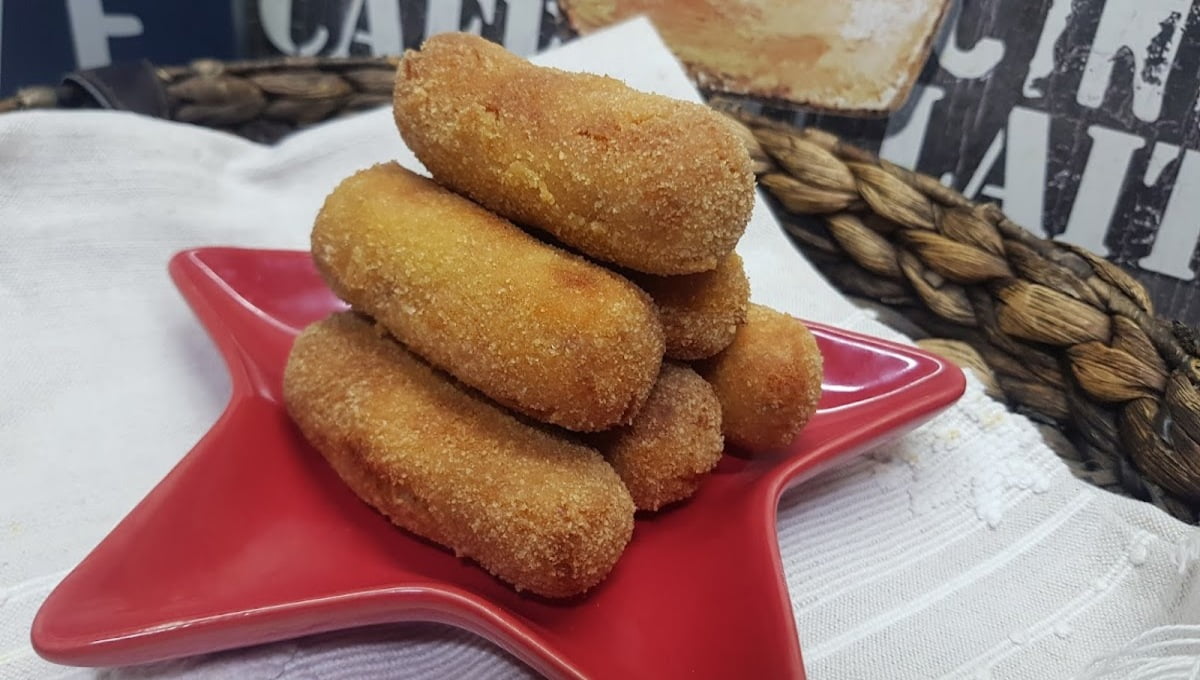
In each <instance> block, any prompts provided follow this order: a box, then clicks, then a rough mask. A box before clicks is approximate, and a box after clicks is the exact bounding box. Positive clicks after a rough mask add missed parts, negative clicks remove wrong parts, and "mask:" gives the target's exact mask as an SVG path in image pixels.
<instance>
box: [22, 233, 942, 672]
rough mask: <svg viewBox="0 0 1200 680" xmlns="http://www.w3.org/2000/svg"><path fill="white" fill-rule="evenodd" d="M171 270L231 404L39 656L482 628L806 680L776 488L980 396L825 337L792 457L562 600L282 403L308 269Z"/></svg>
mask: <svg viewBox="0 0 1200 680" xmlns="http://www.w3.org/2000/svg"><path fill="white" fill-rule="evenodd" d="M170 271H171V275H172V276H173V278H174V280H175V282H176V284H177V285H178V286H179V288H180V289H181V290H182V292H183V294H184V296H185V297H186V298H187V300H188V302H190V303H191V305H192V307H193V308H194V310H195V311H196V313H197V314H198V315H199V317H200V319H201V321H202V322H203V323H204V325H205V326H206V327H207V329H208V332H209V334H210V335H211V336H212V338H213V340H214V341H215V342H216V343H217V345H218V347H219V348H220V350H221V352H222V353H223V355H224V357H225V360H226V362H227V363H228V366H229V370H230V372H231V374H232V377H233V397H232V399H231V400H230V403H229V406H228V408H227V409H226V411H225V413H224V414H223V415H222V416H221V418H220V420H219V421H218V422H217V423H216V425H214V426H213V429H212V430H211V431H210V432H209V433H208V434H207V435H206V436H205V437H204V438H203V439H202V440H201V441H200V442H199V443H198V444H197V445H196V447H195V449H193V450H192V451H191V453H189V454H188V455H187V456H186V457H185V458H184V459H183V460H182V461H181V462H180V463H179V464H178V465H177V466H176V467H175V469H174V470H172V471H171V473H170V474H169V475H167V477H166V478H165V479H164V480H163V481H162V482H161V483H160V484H159V485H158V486H157V487H156V488H155V489H154V490H153V491H152V492H151V493H150V495H149V496H147V497H146V498H145V500H143V501H142V502H141V503H140V504H139V505H138V506H137V507H136V508H134V510H133V511H132V512H131V513H130V514H129V516H128V517H126V518H125V520H123V521H122V522H121V523H120V524H119V525H118V526H117V527H116V528H115V529H114V530H113V531H112V533H111V534H110V535H109V536H108V537H107V538H105V539H104V541H103V542H102V543H101V544H100V545H99V546H98V547H97V548H96V549H95V550H93V551H92V553H91V554H90V555H88V556H87V558H85V559H84V561H83V562H82V563H81V564H80V565H79V566H78V567H76V568H75V570H74V571H72V572H71V573H70V574H69V575H68V576H67V577H66V579H64V580H63V582H62V583H61V584H60V585H59V586H58V588H57V589H55V591H54V592H53V593H52V594H51V595H50V597H49V598H48V599H47V600H46V602H45V603H44V604H43V606H42V608H41V611H39V612H38V615H37V618H36V619H35V621H34V623H33V630H32V640H33V645H34V647H35V648H36V649H37V651H38V653H39V654H41V655H42V656H43V657H45V658H46V659H49V660H51V661H55V662H59V663H64V664H72V665H83V666H113V665H126V664H136V663H142V662H148V661H154V660H160V659H168V658H172V657H179V656H185V655H190V654H198V653H202V652H211V651H215V650H220V649H228V648H233V647H242V646H246V645H252V644H257V643H262V642H268V641H273V640H281V639H286V638H292V637H297V636H301V635H306V634H309V633H315V632H319V631H328V630H334V629H339V628H347V627H351V626H360V625H365V624H374V623H382V622H392V621H410V620H423V621H439V622H444V623H450V624H453V625H457V626H461V627H463V628H466V629H469V630H472V631H475V632H476V633H478V634H480V635H482V636H484V637H486V638H488V639H490V640H493V641H494V642H496V643H497V644H499V645H501V646H502V647H504V648H505V649H507V650H509V651H510V652H512V653H513V654H515V655H516V656H517V657H519V658H520V659H522V660H524V661H525V662H526V663H528V664H530V665H531V666H532V667H533V668H535V669H537V670H538V671H540V672H541V673H543V674H545V675H547V676H551V677H556V678H584V677H590V678H622V677H651V678H684V677H686V678H693V679H699V678H731V677H744V678H784V677H787V678H796V677H802V676H803V674H804V671H803V665H802V662H801V658H800V645H799V643H798V638H797V632H796V629H795V624H794V619H793V617H792V611H791V607H790V604H789V602H790V600H789V598H788V593H787V590H786V586H785V582H784V577H783V570H782V567H781V565H780V561H779V552H778V547H777V545H776V532H775V517H776V504H777V502H778V499H779V496H780V494H781V493H782V492H783V490H784V489H785V488H787V487H788V486H790V485H794V484H795V483H796V482H797V481H798V480H800V479H802V478H804V477H805V476H808V475H810V474H811V473H812V471H813V470H814V468H816V467H818V466H820V465H822V464H823V463H827V462H829V461H831V460H833V459H834V458H838V457H843V456H848V455H853V454H855V453H857V452H861V451H863V450H864V449H866V448H868V447H870V446H872V445H873V444H876V443H878V442H880V441H881V440H882V439H884V438H889V437H894V436H896V435H898V434H900V433H901V432H904V431H906V430H908V429H911V428H913V427H915V426H916V425H918V424H920V423H922V422H924V421H925V420H927V419H929V418H930V417H931V416H933V415H934V414H935V413H937V412H938V411H940V410H942V409H943V408H945V407H946V406H947V405H949V404H950V403H952V402H953V401H954V400H955V399H957V398H958V396H959V395H960V394H961V393H962V391H963V386H964V381H963V376H962V373H961V372H960V371H959V370H958V369H956V368H954V367H952V366H950V365H948V364H947V363H946V362H944V361H942V360H941V359H938V358H936V357H933V356H930V355H928V354H924V353H922V352H919V351H917V350H914V349H910V348H907V347H902V346H898V345H893V344H890V343H886V342H882V341H880V340H875V339H871V338H866V337H862V336H858V335H854V334H850V333H846V332H842V331H838V330H834V329H832V328H826V327H822V326H818V325H813V330H814V332H815V334H816V335H817V338H818V341H819V343H820V346H821V350H822V352H823V353H824V355H825V370H826V380H825V392H824V397H823V398H822V401H821V408H820V411H819V412H818V414H817V415H816V416H815V417H814V418H813V420H812V421H811V423H810V424H809V425H808V427H807V428H806V429H805V430H804V432H803V434H802V435H801V437H800V438H799V439H798V440H797V441H796V442H795V444H794V445H793V446H792V447H791V449H790V450H788V451H786V452H781V453H780V454H779V455H777V456H773V457H769V458H765V459H758V460H743V459H739V458H736V457H732V456H725V458H724V459H723V461H722V462H721V464H720V466H719V467H718V468H717V471H716V473H715V474H714V475H712V477H710V478H709V479H708V480H707V481H706V482H705V483H704V485H703V486H702V487H701V489H700V491H699V493H698V494H697V495H696V496H695V497H694V498H693V499H691V500H690V501H689V502H687V503H685V504H683V505H681V506H679V507H676V508H674V509H671V510H668V511H665V512H661V513H659V514H657V515H652V516H647V517H640V518H639V520H638V522H637V527H636V529H635V532H634V537H633V540H632V542H631V543H630V545H629V547H628V549H627V550H626V552H625V554H624V555H623V556H622V558H621V561H620V562H619V563H618V565H617V567H616V569H615V570H614V571H613V573H612V575H611V576H610V577H609V578H608V580H607V581H605V582H604V583H603V584H601V586H599V587H598V588H597V589H595V590H594V591H592V592H591V593H589V594H587V595H585V596H583V597H580V598H576V599H573V600H569V601H550V600H545V599H540V598H537V597H531V596H528V595H520V594H517V593H516V592H514V591H513V590H512V589H510V588H508V587H507V586H505V585H504V584H502V583H500V582H499V581H497V580H495V579H494V578H492V577H491V576H489V575H488V574H487V573H486V572H485V571H484V570H483V569H481V568H479V567H478V566H476V565H474V564H473V563H471V562H469V561H466V560H461V559H457V558H455V557H454V555H453V554H451V553H450V552H449V551H447V550H444V549H442V548H440V547H438V546H436V545H433V544H431V543H428V542H426V541H423V540H420V539H418V538H415V537H414V536H412V535H410V534H408V533H407V532H404V531H402V530H400V529H397V528H395V527H393V526H392V525H391V524H389V523H388V521H387V520H386V519H384V518H383V517H382V516H380V515H378V514H377V513H375V512H374V511H373V510H371V509H370V508H369V507H368V506H367V505H365V504H364V503H361V502H360V501H359V500H358V499H357V498H356V497H355V496H354V495H353V493H351V492H350V491H349V489H347V488H346V487H345V486H344V485H343V484H342V483H341V481H340V480H339V479H338V478H337V477H336V476H335V475H334V474H333V472H332V471H331V470H330V469H329V467H328V466H327V465H326V464H325V462H324V460H323V459H322V458H321V457H320V455H319V454H317V453H316V452H314V451H313V450H312V449H310V448H309V447H308V446H307V445H306V444H305V442H304V441H303V439H302V438H301V437H300V435H299V434H298V432H297V431H296V429H295V428H293V426H292V425H291V423H290V421H289V420H288V417H287V415H286V413H285V412H284V409H283V407H282V406H281V403H280V396H279V395H280V380H281V375H282V371H283V365H284V360H285V358H286V355H287V351H288V348H289V347H290V346H291V342H292V339H293V337H294V336H295V334H296V333H297V331H298V329H299V328H301V327H303V326H304V325H306V324H308V323H309V322H311V321H314V320H316V319H319V318H321V317H323V316H324V315H325V314H327V313H328V312H329V311H330V310H333V309H336V308H340V307H342V305H341V303H339V302H338V301H337V300H336V299H335V298H334V297H333V296H332V294H331V293H330V292H329V291H328V289H327V288H326V287H325V285H324V284H323V283H322V281H321V279H320V278H319V277H318V276H317V274H316V272H315V271H314V269H313V266H312V261H311V260H310V259H309V257H308V255H307V254H306V253H301V252H285V251H263V250H240V249H229V248H209V249H200V250H192V251H187V252H183V253H180V254H179V255H177V256H175V257H174V258H173V259H172V261H171V264H170Z"/></svg>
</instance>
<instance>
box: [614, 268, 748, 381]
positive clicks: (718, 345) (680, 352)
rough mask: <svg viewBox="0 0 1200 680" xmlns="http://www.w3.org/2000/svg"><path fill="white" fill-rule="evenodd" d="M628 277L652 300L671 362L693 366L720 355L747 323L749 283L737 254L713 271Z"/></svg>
mask: <svg viewBox="0 0 1200 680" xmlns="http://www.w3.org/2000/svg"><path fill="white" fill-rule="evenodd" d="M630 278H632V279H633V282H634V283H636V284H638V286H640V287H641V288H642V290H644V291H646V292H647V293H650V297H651V298H653V299H654V305H655V306H656V307H658V318H659V320H660V321H661V322H662V326H663V333H664V334H665V336H666V339H667V357H669V358H671V359H682V360H685V361H692V360H695V359H704V358H707V357H710V356H712V355H714V354H716V353H717V352H720V351H721V350H723V349H725V348H726V347H728V346H729V343H731V342H733V334H734V333H736V332H737V327H738V325H740V324H741V323H742V322H743V321H745V320H746V304H747V302H748V301H749V299H750V282H749V280H747V279H746V271H745V269H744V268H743V267H742V258H741V257H739V256H738V254H737V253H730V254H729V255H727V256H725V258H724V259H723V260H721V263H720V264H719V265H717V268H716V269H713V270H712V271H707V272H700V273H699V274H685V275H683V276H651V275H649V274H633V275H631V277H630Z"/></svg>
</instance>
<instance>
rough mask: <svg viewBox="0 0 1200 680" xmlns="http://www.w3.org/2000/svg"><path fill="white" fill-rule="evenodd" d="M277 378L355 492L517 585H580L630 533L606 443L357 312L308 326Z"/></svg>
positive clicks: (596, 575) (592, 581)
mask: <svg viewBox="0 0 1200 680" xmlns="http://www.w3.org/2000/svg"><path fill="white" fill-rule="evenodd" d="M283 387H284V398H285V401H286V404H287V409H288V412H289V413H290V414H291V416H292V418H293V419H294V420H295V422H296V423H297V424H298V425H299V428H300V431H301V432H302V433H303V435H304V437H305V438H306V439H307V440H308V441H309V442H310V443H311V444H312V445H313V446H314V447H315V448H316V449H317V450H318V451H320V452H321V454H322V455H323V456H324V457H325V458H326V459H327V460H328V461H329V464H330V465H331V466H332V467H333V469H334V470H335V471H336V472H337V474H338V476H340V477H341V478H342V480H343V481H345V482H346V484H347V485H349V486H350V488H351V489H353V490H354V492H355V493H356V494H358V495H359V497H361V498H362V499H363V500H364V501H366V502H367V503H368V504H370V505H372V506H373V507H375V508H376V509H377V510H379V511H380V512H381V513H383V514H384V515H386V516H387V517H389V518H390V519H391V520H392V521H393V522H394V523H396V524H397V525H399V526H401V527H404V528H405V529H408V530H409V531H411V532H413V533H415V534H418V535H420V536H424V537H425V538H428V539H430V540H432V541H435V542H437V543H440V544H442V545H444V546H447V547H449V548H451V549H452V550H454V552H455V553H456V554H459V555H465V556H467V557H470V558H471V559H474V560H475V561H477V562H478V563H479V564H481V565H483V567H484V568H486V569H487V570H488V571H489V572H491V573H492V574H494V575H495V576H497V577H499V578H500V579H502V580H504V581H507V582H508V583H511V584H512V585H513V586H515V587H516V588H517V589H519V590H529V591H532V592H534V593H537V594H539V595H544V596H546V597H567V596H570V595H575V594H578V593H582V592H584V591H586V590H588V589H589V588H591V587H592V586H594V585H596V584H597V583H599V582H600V581H601V580H602V579H603V578H604V577H605V576H606V575H607V574H608V573H609V571H610V570H611V569H612V567H613V565H614V564H615V563H616V562H617V559H618V557H620V555H621V553H622V551H623V550H624V548H625V545H626V543H628V542H629V538H630V536H631V535H632V532H633V514H634V506H633V501H632V500H631V499H630V497H629V492H628V491H626V489H625V487H624V485H622V483H621V480H620V478H618V477H617V475H616V473H615V472H614V471H613V470H612V468H611V467H610V466H609V465H608V464H607V463H605V461H604V459H603V457H601V456H600V454H599V453H598V452H596V451H595V450H593V449H590V448H588V447H586V446H583V445H581V444H578V443H575V442H571V441H568V440H567V439H566V438H565V437H563V436H560V435H555V434H552V433H551V432H549V431H548V430H545V429H539V428H535V427H532V426H530V425H527V424H524V423H522V422H519V421H518V420H517V419H516V418H514V417H513V416H512V415H510V414H508V413H507V412H505V411H504V410H503V409H501V408H499V407H497V406H495V405H493V404H492V403H490V402H488V401H486V400H485V399H483V398H481V397H479V396H477V395H475V394H473V393H470V392H468V391H466V390H464V389H463V388H462V387H460V386H459V385H458V384H457V383H455V382H454V380H453V379H452V378H450V377H448V376H446V375H445V374H443V373H440V372H437V371H435V370H434V369H432V368H430V367H429V366H428V365H427V364H425V363H424V362H422V361H420V360H419V359H417V358H416V357H415V356H414V355H412V354H411V353H409V352H408V351H407V350H406V349H404V347H403V346H401V345H400V344H399V343H397V342H395V341H394V340H392V339H391V338H389V337H386V336H385V335H384V334H383V333H382V332H381V331H380V330H378V329H377V327H376V326H374V325H373V324H372V323H371V322H370V321H369V320H366V319H363V318H362V317H359V316H357V315H355V314H354V313H352V312H341V313H337V314H334V315H333V316H331V317H329V318H327V319H325V320H324V321H320V322H317V323H316V324H313V325H312V326H309V327H308V328H307V329H306V330H305V331H304V332H303V333H301V334H300V336H299V337H298V338H297V339H296V343H295V345H294V346H293V348H292V351H291V355H290V356H289V357H288V363H287V368H286V370H285V372H284V384H283ZM317 548H318V549H319V546H317Z"/></svg>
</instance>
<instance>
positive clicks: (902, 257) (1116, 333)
mask: <svg viewBox="0 0 1200 680" xmlns="http://www.w3.org/2000/svg"><path fill="white" fill-rule="evenodd" d="M727 112H728V111H727ZM733 114H734V115H735V116H736V118H738V119H739V121H740V122H741V123H743V124H744V127H742V128H741V130H742V131H743V138H744V141H745V142H746V144H747V147H748V148H749V149H750V151H751V154H752V156H753V158H754V160H755V171H756V173H757V175H758V177H759V183H760V185H761V186H763V187H764V188H765V189H766V190H767V192H768V193H769V194H770V195H771V196H772V198H773V200H774V202H775V203H776V208H777V213H778V214H779V215H780V217H781V218H782V221H783V223H784V226H785V228H786V229H787V231H788V233H789V234H790V235H791V236H792V239H793V241H794V242H795V243H796V244H797V245H798V246H799V247H800V248H801V249H802V250H804V252H805V253H806V254H808V255H809V257H810V258H811V259H812V260H813V261H814V262H815V263H816V264H817V265H818V266H819V267H820V268H821V269H822V271H823V272H824V273H825V274H826V275H827V276H828V277H829V278H830V279H831V280H832V281H833V282H834V283H835V284H836V285H837V286H838V287H839V288H841V289H842V290H844V291H845V292H847V293H849V294H852V295H855V296H858V297H862V298H866V299H868V300H871V301H874V302H878V303H882V304H884V305H887V306H888V307H891V308H893V309H896V310H898V311H900V312H901V313H902V314H903V315H904V316H905V317H906V318H907V319H908V321H909V322H911V323H913V324H915V325H916V326H917V327H918V328H919V329H921V330H922V331H923V332H924V333H925V334H928V335H930V336H935V337H936V338H941V340H931V341H927V342H926V343H923V344H925V345H926V346H927V347H930V348H931V349H934V351H943V352H944V353H946V354H949V355H951V356H952V358H954V359H956V360H957V361H959V363H960V364H961V365H966V366H968V367H970V366H971V365H972V363H975V364H976V365H977V364H978V361H973V359H972V357H977V358H978V359H981V360H982V362H983V363H984V364H986V370H983V371H981V372H982V373H984V377H985V384H986V383H988V382H991V384H992V385H993V386H995V387H996V388H998V390H997V392H998V394H1000V395H1002V396H1003V398H1004V399H1006V400H1007V401H1008V403H1009V404H1010V405H1011V406H1013V407H1014V408H1016V409H1017V410H1020V411H1022V412H1024V413H1026V414H1028V415H1029V416H1031V417H1032V418H1034V419H1035V420H1038V421H1040V422H1043V423H1046V424H1049V425H1052V426H1054V427H1055V428H1058V429H1059V430H1060V431H1062V432H1063V433H1064V434H1065V435H1067V438H1068V439H1069V441H1070V442H1071V444H1073V445H1074V448H1075V449H1076V452H1075V453H1074V454H1071V453H1068V454H1067V455H1066V456H1065V457H1067V458H1068V460H1069V462H1073V463H1074V466H1073V467H1075V468H1076V470H1077V471H1078V472H1080V473H1081V474H1082V476H1085V477H1087V478H1089V479H1090V480H1091V481H1093V482H1095V483H1097V484H1099V485H1101V486H1106V487H1111V488H1114V490H1119V491H1122V492H1124V493H1126V494H1127V495H1130V496H1133V497H1136V498H1141V499H1144V500H1150V501H1152V502H1154V503H1155V504H1157V505H1159V506H1160V507H1163V508H1164V509H1166V510H1168V511H1169V512H1170V513H1171V514H1173V515H1175V516H1176V517H1179V518H1181V519H1184V520H1185V521H1188V522H1191V523H1196V521H1197V511H1198V510H1200V444H1198V443H1197V442H1200V389H1198V386H1200V343H1198V342H1197V335H1196V332H1195V331H1194V330H1193V329H1190V328H1187V327H1185V326H1183V325H1182V324H1178V323H1171V322H1168V321H1165V320H1162V319H1159V318H1157V317H1156V316H1155V314H1154V310H1153V305H1152V304H1151V301H1150V298H1149V296H1148V295H1147V294H1146V291H1145V289H1144V288H1143V287H1142V286H1141V284H1139V283H1138V282H1137V281H1135V280H1134V279H1133V278H1132V277H1131V276H1130V275H1129V274H1128V273H1126V272H1125V271H1124V270H1122V269H1121V268H1119V267H1118V266H1116V265H1114V264H1112V263H1110V262H1108V261H1107V260H1104V259H1102V258H1100V257H1097V256H1096V255H1094V254H1092V253H1090V252H1088V251H1086V250H1083V249H1080V248H1077V247H1075V246H1071V245H1069V244H1066V243H1060V242H1056V241H1050V240H1045V239H1040V238H1037V237H1035V236H1033V235H1032V234H1030V233H1029V232H1028V231H1026V230H1025V229H1023V228H1022V227H1020V226H1018V225H1016V224H1014V223H1013V222H1012V221H1011V220H1009V219H1008V218H1007V217H1005V215H1004V213H1003V212H1001V210H1000V209H999V208H998V207H997V206H996V205H994V204H990V203H989V204H979V203H974V202H972V201H970V200H968V199H967V198H965V197H964V196H963V195H962V194H960V193H958V192H957V191H954V190H953V189H950V188H947V187H946V186H944V185H942V184H940V183H939V182H938V181H937V180H935V179H934V178H932V177H929V176H927V175H923V174H920V173H916V172H912V171H910V170H906V169H904V168H901V167H899V166H896V165H894V164H892V163H889V162H887V161H885V160H881V159H879V158H877V157H875V156H874V155H872V154H870V153H868V152H866V151H863V150H862V149H859V148H856V147H853V146H850V145H848V144H845V143H843V142H842V141H841V140H839V139H838V138H837V137H835V136H834V135H831V134H829V133H826V132H823V131H821V130H817V129H812V128H805V129H796V128H793V127H791V126H787V125H785V124H781V123H776V122H773V121H768V120H766V119H762V118H757V117H753V116H749V115H746V114H744V113H740V112H733ZM1060 453H1062V450H1061V447H1060ZM1072 458H1074V460H1071V459H1072Z"/></svg>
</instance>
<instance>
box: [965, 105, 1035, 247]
mask: <svg viewBox="0 0 1200 680" xmlns="http://www.w3.org/2000/svg"><path fill="white" fill-rule="evenodd" d="M1005 139H1006V144H1005V148H1004V187H1003V188H1001V187H997V186H995V185H992V184H988V185H986V186H984V187H983V188H982V189H981V190H980V191H981V193H982V194H983V195H985V196H990V197H991V198H995V199H997V200H999V201H1001V202H1002V205H1003V207H1004V212H1005V214H1007V215H1008V218H1009V219H1011V220H1012V221H1013V222H1016V223H1017V224H1019V225H1021V226H1022V227H1025V228H1026V229H1028V230H1029V232H1030V233H1032V234H1034V235H1035V236H1040V237H1045V236H1046V229H1045V227H1044V226H1043V224H1042V219H1043V218H1042V206H1043V204H1044V203H1045V195H1046V149H1048V148H1050V116H1049V115H1047V114H1046V113H1045V112H1044V111H1035V110H1033V109H1027V108H1025V107H1023V106H1014V107H1013V109H1012V111H1009V112H1008V134H1007V135H1006V138H1005Z"/></svg>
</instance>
